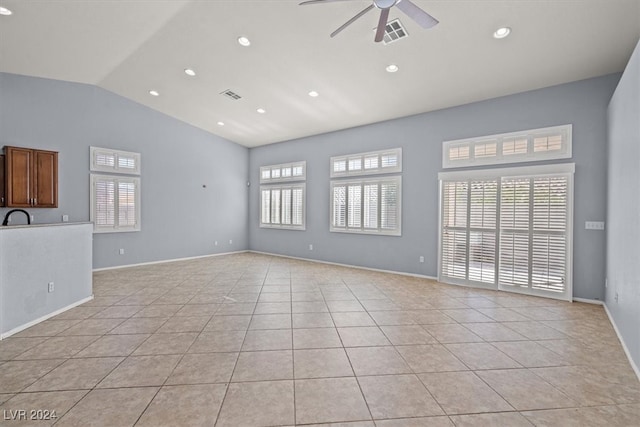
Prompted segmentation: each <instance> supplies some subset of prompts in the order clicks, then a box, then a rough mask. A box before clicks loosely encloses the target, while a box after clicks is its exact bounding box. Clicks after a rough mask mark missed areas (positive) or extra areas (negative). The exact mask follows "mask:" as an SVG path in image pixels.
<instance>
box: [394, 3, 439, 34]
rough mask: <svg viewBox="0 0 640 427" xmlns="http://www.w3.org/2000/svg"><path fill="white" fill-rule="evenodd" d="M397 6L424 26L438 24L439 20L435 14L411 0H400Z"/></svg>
mask: <svg viewBox="0 0 640 427" xmlns="http://www.w3.org/2000/svg"><path fill="white" fill-rule="evenodd" d="M396 6H398V9H400V10H401V11H403V12H404V13H405V14H406V15H407V16H408V17H409V18H411V19H413V20H414V21H416V22H417V23H418V25H420V26H421V27H422V28H431V27H435V26H436V25H438V22H440V21H438V20H437V19H436V18H434V17H433V16H431V15H429V14H428V13H427V12H425V11H424V10H422V9H420V8H419V7H418V6H416V4H415V3H413V2H412V1H411V0H400V1H399V2H398V3H397V4H396Z"/></svg>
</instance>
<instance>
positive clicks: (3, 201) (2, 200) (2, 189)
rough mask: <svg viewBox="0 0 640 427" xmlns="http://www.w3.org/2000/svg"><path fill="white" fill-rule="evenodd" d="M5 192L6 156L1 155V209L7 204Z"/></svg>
mask: <svg viewBox="0 0 640 427" xmlns="http://www.w3.org/2000/svg"><path fill="white" fill-rule="evenodd" d="M4 191H5V188H4V154H0V207H2V206H4V205H5V204H6V199H5V198H4V197H5V196H4Z"/></svg>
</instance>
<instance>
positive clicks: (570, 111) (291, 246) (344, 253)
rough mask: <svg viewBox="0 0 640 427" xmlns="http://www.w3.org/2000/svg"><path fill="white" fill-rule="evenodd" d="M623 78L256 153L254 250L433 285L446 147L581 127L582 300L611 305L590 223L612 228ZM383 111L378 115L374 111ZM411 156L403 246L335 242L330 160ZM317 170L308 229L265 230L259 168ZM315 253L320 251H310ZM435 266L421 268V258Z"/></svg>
mask: <svg viewBox="0 0 640 427" xmlns="http://www.w3.org/2000/svg"><path fill="white" fill-rule="evenodd" d="M619 77H620V76H619V74H615V75H610V76H605V77H600V78H595V79H589V80H585V81H579V82H574V83H569V84H564V85H561V86H556V87H551V88H545V89H540V90H536V91H531V92H526V93H521V94H516V95H511V96H506V97H502V98H497V99H492V100H488V101H483V102H478V103H474V104H469V105H464V106H460V107H455V108H450V109H446V110H441V111H436V112H431V113H426V114H421V115H416V116H412V117H405V118H401V119H397V120H391V121H387V122H383V123H376V124H372V125H368V126H363V127H358V128H353V129H348V130H344V131H339V132H333V133H328V134H324V135H318V136H313V137H308V138H303V139H299V140H295V141H288V142H283V143H279V144H274V145H269V146H264V147H258V148H252V149H251V150H250V153H249V159H250V161H249V175H250V178H251V190H250V197H249V247H250V248H251V249H252V250H257V251H264V252H271V253H277V254H284V255H289V256H297V257H304V258H313V259H317V260H323V261H331V262H339V263H346V264H352V265H359V266H366V267H372V268H379V269H385V270H394V271H401V272H408V273H415V274H422V275H427V276H436V275H437V258H438V257H437V245H438V178H437V174H438V172H439V171H441V170H442V141H444V140H451V139H459V138H466V137H474V136H480V135H490V134H496V133H503V132H512V131H518V130H524V129H532V128H540V127H547V126H553V125H562V124H567V123H571V124H573V159H572V160H571V161H573V162H575V163H576V174H575V216H574V220H575V229H574V284H573V286H574V297H579V298H589V299H603V297H604V277H605V273H604V272H605V266H604V259H605V235H604V233H603V232H602V231H587V230H585V229H584V222H585V221H587V220H603V219H604V217H605V202H606V143H605V141H606V118H607V115H606V111H607V105H608V103H609V100H610V98H611V94H612V93H613V90H614V88H615V86H616V84H617V82H618V79H619ZM372 108H375V106H372ZM391 147H402V150H403V152H402V154H403V174H402V176H403V179H402V193H403V194H402V197H403V209H402V236H401V237H387V236H371V235H355V234H341V233H330V232H329V157H331V156H335V155H339V154H348V153H358V152H364V151H371V150H377V149H383V148H391ZM296 160H306V161H307V205H306V207H307V229H306V231H288V230H274V229H263V228H260V227H259V186H260V185H259V176H258V172H259V167H260V166H263V165H269V164H275V163H284V162H289V161H296ZM309 244H313V247H314V250H313V251H309V249H308V246H309ZM421 255H423V256H424V257H425V263H423V264H421V263H419V261H418V259H419V257H420V256H421Z"/></svg>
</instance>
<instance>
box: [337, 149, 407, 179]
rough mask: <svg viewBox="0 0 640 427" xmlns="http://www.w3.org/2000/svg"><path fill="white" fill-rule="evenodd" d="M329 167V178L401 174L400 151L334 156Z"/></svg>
mask: <svg viewBox="0 0 640 427" xmlns="http://www.w3.org/2000/svg"><path fill="white" fill-rule="evenodd" d="M330 167H331V178H337V177H343V176H352V175H377V174H383V173H397V172H402V149H401V148H395V149H391V150H383V151H372V152H369V153H360V154H352V155H349V156H336V157H332V158H331V165H330Z"/></svg>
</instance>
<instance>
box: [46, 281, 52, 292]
mask: <svg viewBox="0 0 640 427" xmlns="http://www.w3.org/2000/svg"><path fill="white" fill-rule="evenodd" d="M47 291H49V292H53V282H49V285H48V287H47Z"/></svg>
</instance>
